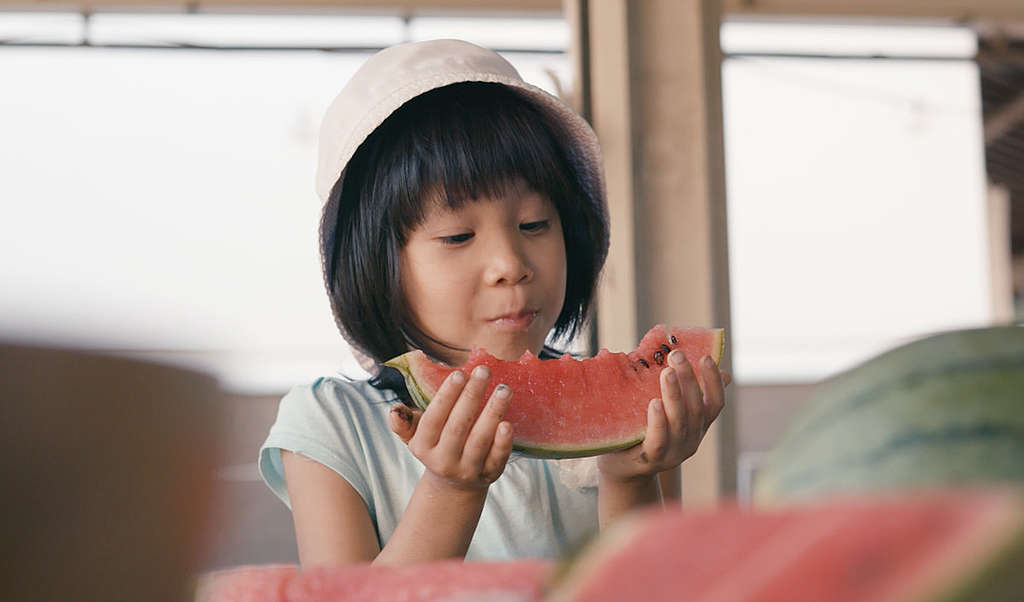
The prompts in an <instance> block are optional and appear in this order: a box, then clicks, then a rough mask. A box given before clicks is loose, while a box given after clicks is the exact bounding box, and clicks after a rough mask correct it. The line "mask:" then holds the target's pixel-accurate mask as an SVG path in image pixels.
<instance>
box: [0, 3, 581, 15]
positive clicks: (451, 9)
mask: <svg viewBox="0 0 1024 602" xmlns="http://www.w3.org/2000/svg"><path fill="white" fill-rule="evenodd" d="M236 9H237V10H238V11H240V12H260V11H267V10H272V11H273V12H279V13H286V12H294V13H301V12H308V11H318V10H325V9H326V10H333V9H340V10H342V11H351V12H360V13H371V14H372V13H386V14H391V13H401V14H417V13H420V14H423V13H426V14H429V13H433V12H442V13H459V14H477V13H487V12H502V13H509V14H526V13H533V14H536V13H551V14H558V13H560V12H561V10H562V3H561V0H429V1H428V0H21V1H16V2H12V3H8V5H7V6H4V7H3V8H0V10H73V11H84V12H100V11H116V12H124V11H126V10H127V11H131V10H147V11H161V12H187V11H196V12H204V11H209V12H227V11H234V10H236Z"/></svg>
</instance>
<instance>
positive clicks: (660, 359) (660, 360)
mask: <svg viewBox="0 0 1024 602" xmlns="http://www.w3.org/2000/svg"><path fill="white" fill-rule="evenodd" d="M654 361H655V362H657V364H658V365H659V366H661V365H662V364H664V363H665V354H664V353H663V352H661V351H655V352H654Z"/></svg>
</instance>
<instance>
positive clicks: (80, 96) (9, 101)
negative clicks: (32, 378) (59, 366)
mask: <svg viewBox="0 0 1024 602" xmlns="http://www.w3.org/2000/svg"><path fill="white" fill-rule="evenodd" d="M0 17H4V18H0V31H4V32H6V33H5V35H8V36H14V37H17V36H18V35H28V34H26V33H25V32H26V31H28V32H29V33H32V32H35V35H34V37H33V36H28V37H33V39H36V40H40V39H46V36H45V35H43V33H42V29H43V25H40V24H39V23H40V22H34V23H29V24H28V25H26V24H25V23H26V22H22V24H21V25H19V26H18V27H20V30H19V31H20V32H21V33H14V34H12V33H10V32H11V31H13V30H12V29H10V28H8V29H4V28H3V26H4V23H8V24H9V22H8V21H5V20H4V19H9V18H10V17H9V16H3V15H0ZM153 18H156V17H147V18H142V17H136V18H135V20H134V21H133V20H130V19H129V20H122V21H121V22H116V21H111V22H108V23H106V24H103V23H102V22H98V23H94V33H96V35H101V34H102V36H104V39H105V40H106V41H108V42H109V41H133V42H140V41H142V42H147V41H149V42H152V41H153V40H154V39H159V38H160V37H161V36H164V37H166V36H172V35H173V36H178V37H183V38H187V37H188V36H190V35H191V36H196V37H195V38H194V39H195V40H197V41H202V42H204V43H211V42H213V41H215V40H216V39H217V35H221V36H223V37H224V39H229V40H233V41H234V43H239V42H240V41H241V42H245V43H253V39H252V38H251V36H252V35H253V32H254V31H258V30H259V28H260V27H266V24H265V23H264V24H262V25H261V24H259V23H256V22H253V21H247V22H245V23H242V24H241V25H239V24H238V23H237V22H235V23H232V22H231V21H230V20H228V21H220V25H219V26H218V27H221V28H222V29H220V30H218V31H220V33H219V34H217V32H216V31H213V30H211V28H210V27H204V28H202V30H201V31H198V30H190V29H189V28H188V27H189V24H190V23H192V22H191V21H187V20H185V21H184V23H183V22H181V20H180V19H178V20H174V19H171V20H164V21H160V22H156V23H153V22H148V21H147V20H146V19H153ZM96 19H99V17H98V16H97V17H96ZM58 21H59V23H58V25H59V29H60V33H59V35H58V34H57V33H54V34H52V35H53V36H55V37H54V38H53V39H62V40H70V41H74V40H73V39H71V38H74V35H75V34H74V32H73V31H70V30H69V21H68V19H66V18H64V19H58ZM55 22H56V21H55ZM378 25H379V30H378V38H379V39H380V40H381V41H382V43H391V42H394V41H398V39H397V38H399V37H400V36H401V35H404V34H403V32H402V30H401V28H396V27H394V23H385V22H381V23H379V24H378ZM18 27H15V28H14V30H18ZM54 27H56V25H55V26H54ZM297 27H298V29H297V30H296V29H292V30H290V31H300V32H301V31H304V30H303V29H302V27H301V24H300V25H299V26H297ZM369 27H370V25H367V22H362V23H361V25H360V28H361V33H360V35H361V37H359V38H358V40H357V41H358V42H360V43H366V42H367V41H368V40H371V39H372V36H369V35H368V34H367V32H366V28H369ZM790 27H791V29H788V30H784V31H781V32H780V30H779V29H772V28H771V26H770V25H766V24H747V25H743V26H727V27H726V28H725V29H723V43H724V44H725V45H726V46H727V49H728V47H731V48H732V49H733V50H734V51H735V50H737V49H738V50H744V49H746V50H748V51H749V50H751V49H754V50H765V49H772V48H775V49H782V50H800V51H808V49H810V50H812V51H813V50H814V49H815V48H818V49H820V48H821V47H822V44H823V41H824V42H829V43H833V44H836V43H838V44H839V45H840V48H839V50H842V51H849V50H850V48H854V49H856V48H863V47H865V45H868V46H872V45H873V46H872V47H873V48H875V49H876V50H877V49H878V44H879V43H881V42H880V41H885V40H886V39H893V40H899V41H900V42H899V43H900V44H901V46H900V47H899V49H898V50H899V52H901V53H903V54H914V53H918V54H922V53H923V54H928V53H932V54H934V53H936V52H939V53H943V52H953V53H961V54H963V53H965V52H966V53H967V54H969V53H970V52H971V51H973V50H972V49H973V46H971V45H970V44H966V46H965V38H964V33H963V31H962V30H956V31H955V32H954V33H953V35H952V36H950V35H949V34H950V30H948V29H942V30H939V29H935V28H931V29H929V28H924V29H920V28H919V29H918V30H915V31H914V32H913V33H914V35H913V36H909V35H904V34H899V32H896V34H899V35H896V34H893V32H892V31H891V30H881V29H879V28H870V29H868V30H867V31H865V30H863V29H862V30H859V31H857V30H852V29H843V28H839V29H835V28H832V29H828V30H826V31H820V30H819V31H815V30H813V28H811V29H809V28H807V27H806V26H801V27H797V28H796V29H792V26H790ZM26 28H27V29H26ZM517 28H518V29H517ZM214 29H216V28H214ZM513 30H515V31H518V32H519V35H517V36H512V37H509V35H510V32H513ZM55 31H56V30H55ZM197 31H198V32H197ZM275 31H276V30H275ZM339 31H340V30H339ZM346 31H347V30H346ZM168 32H171V33H168ZM189 32H191V33H189ZM317 32H318V33H317V35H318V36H321V37H323V36H326V37H327V38H329V37H330V35H332V33H331V32H330V31H325V30H324V29H318V30H317ZM488 32H489V33H488ZM801 32H802V33H801ZM405 33H409V34H410V35H411V38H412V39H418V38H419V37H433V36H463V37H469V38H471V39H475V40H476V41H479V42H481V43H485V44H487V43H494V44H504V45H509V46H511V45H512V44H513V43H514V42H515V41H516V40H521V39H523V36H525V35H526V34H527V33H531V35H534V36H535V38H534V39H533V41H532V42H531V44H532V46H531V47H535V48H541V49H547V50H551V49H558V48H564V47H565V46H566V45H567V43H568V34H567V28H566V26H565V24H564V23H563V22H561V21H558V20H546V21H543V22H542V23H540V24H539V25H538V23H531V22H529V21H516V22H510V23H501V24H500V25H499V26H498V27H494V26H493V25H487V24H481V22H473V21H468V22H467V21H450V22H446V21H444V20H423V21H421V22H419V23H417V24H415V26H414V27H412V28H410V31H409V32H405ZM804 34H809V35H810V36H811V41H812V42H813V43H810V42H808V43H804V44H803V45H802V46H801V45H799V44H798V45H797V47H787V46H786V44H793V43H794V41H796V40H798V36H800V35H804ZM268 35H269V34H268ZM275 35H276V36H278V37H275V38H274V43H278V44H284V45H288V44H294V43H295V42H294V40H292V41H289V40H287V39H282V38H281V37H280V35H283V34H280V32H278V33H275ZM345 35H346V36H348V35H352V34H351V32H350V33H346V34H345ZM211 36H212V37H211ZM239 36H241V37H239ZM488 36H490V37H488ZM858 36H859V38H858ZM342 37H343V38H344V36H342ZM318 39H319V38H318ZM345 39H350V38H345ZM858 39H859V40H860V41H859V42H858ZM488 40H493V41H492V42H488ZM814 40H817V41H816V42H814ZM865 40H867V41H870V44H867V42H865ZM907 40H918V41H917V42H915V43H914V44H916V45H914V44H910V45H909V46H908V43H907ZM921 40H923V41H921ZM972 40H973V38H972ZM328 41H329V40H328ZM892 43H895V42H892ZM815 44H817V46H815ZM858 44H860V46H858ZM881 49H882V50H885V48H884V47H883V48H881ZM363 58H365V55H359V54H342V53H331V54H327V53H319V52H312V51H311V52H214V51H171V50H101V49H76V48H68V49H53V48H49V49H47V48H38V49H28V48H0V82H2V83H0V85H2V93H0V132H2V135H0V166H2V167H0V169H2V172H3V173H2V177H0V211H2V216H3V218H2V219H0V291H2V292H0V338H17V339H24V340H33V341H51V342H61V343H64V344H73V345H78V346H83V347H91V348H100V349H109V350H124V351H127V352H130V353H132V354H135V355H143V356H147V357H157V358H161V359H170V360H172V361H177V362H181V363H184V364H186V365H193V366H200V367H203V368H204V369H207V370H210V371H212V372H214V373H216V374H218V375H219V376H220V377H221V378H222V379H223V380H224V382H225V384H226V385H227V386H229V387H232V388H235V389H239V390H245V391H258V392H280V391H283V390H285V389H287V388H288V387H289V386H291V385H293V384H295V383H300V382H306V381H310V380H312V379H313V378H315V376H316V375H319V374H322V373H331V372H335V371H337V370H339V369H342V370H345V371H348V372H350V373H353V374H356V373H358V371H357V369H356V368H355V366H354V364H353V363H352V361H351V358H350V357H349V356H348V354H347V352H346V350H345V347H344V345H343V344H342V342H341V340H340V337H339V336H338V334H337V332H336V330H335V327H334V324H333V320H332V318H331V316H330V312H329V308H328V304H327V300H326V297H325V295H324V293H323V290H322V285H321V276H320V272H319V262H318V257H317V252H316V227H317V217H318V211H319V200H318V199H317V197H316V195H315V193H314V190H313V174H314V166H315V146H316V135H317V128H318V124H319V118H320V115H321V114H322V112H323V110H324V109H325V108H326V106H327V104H328V103H329V102H330V101H331V99H332V98H333V97H334V95H335V94H336V93H337V91H338V89H339V88H340V87H341V85H343V83H344V82H345V81H346V79H347V78H348V77H349V76H350V75H351V73H352V72H353V71H354V70H355V69H356V68H357V66H358V65H359V63H360V62H361V61H362V60H363ZM509 58H510V59H511V60H512V61H513V62H514V63H515V64H516V65H517V66H518V67H519V68H520V69H521V71H522V72H523V75H524V77H525V78H526V79H527V80H529V81H532V82H534V83H537V84H538V85H541V86H542V87H545V88H547V89H549V90H554V85H553V83H552V80H551V79H550V77H549V75H548V74H547V73H546V70H547V69H551V70H553V71H554V72H555V73H556V75H557V76H558V77H559V78H560V79H561V80H562V82H563V84H565V85H568V84H569V82H570V74H569V65H568V61H567V59H566V57H565V56H564V55H561V54H525V53H515V54H513V55H509ZM723 79H724V98H725V107H724V108H725V126H726V130H725V134H726V153H727V156H726V163H727V178H728V182H727V184H728V203H729V228H730V233H729V243H730V250H731V257H730V260H731V262H732V273H731V281H732V292H733V299H732V307H733V314H734V315H733V333H732V334H733V343H734V348H733V349H732V350H731V352H732V354H733V361H734V366H735V369H736V373H737V377H738V379H740V380H742V381H744V382H747V383H750V382H772V381H801V380H813V379H816V378H819V377H821V376H824V375H826V374H828V373H831V372H833V371H835V370H837V369H840V368H842V367H844V366H847V365H849V364H850V363H852V362H854V361H857V360H858V359H860V358H863V357H865V356H866V355H868V354H870V353H873V352H875V351H877V350H880V349H881V348H884V347H886V346H890V345H892V344H895V343H896V342H898V341H900V340H903V339H905V338H907V337H913V336H918V335H920V334H922V333H925V332H928V331H931V330H935V329H941V328H948V327H953V326H959V325H964V324H977V323H984V322H986V321H987V320H989V319H990V311H991V309H990V298H989V296H988V291H989V290H990V287H989V283H988V281H987V278H988V273H989V272H988V268H987V263H986V261H987V259H986V254H985V249H986V248H987V247H986V233H985V230H984V212H983V211H984V207H985V204H984V193H985V187H984V173H983V164H982V144H981V131H980V127H981V123H980V101H979V98H978V81H977V73H976V72H975V69H974V66H973V65H972V64H971V63H969V62H965V61H957V62H937V61H927V62H925V61H905V62H882V61H860V62H855V61H823V60H799V61H795V60H768V59H734V60H729V61H728V62H727V63H726V65H725V69H724V73H723Z"/></svg>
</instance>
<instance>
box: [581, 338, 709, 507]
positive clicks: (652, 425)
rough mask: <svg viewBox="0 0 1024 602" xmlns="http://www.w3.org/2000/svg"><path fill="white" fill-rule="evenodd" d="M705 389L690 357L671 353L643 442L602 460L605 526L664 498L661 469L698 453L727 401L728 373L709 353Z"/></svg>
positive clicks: (601, 502) (703, 365) (650, 407)
mask: <svg viewBox="0 0 1024 602" xmlns="http://www.w3.org/2000/svg"><path fill="white" fill-rule="evenodd" d="M699 370H700V374H701V382H702V383H703V384H704V388H703V392H702V390H701V386H700V385H699V384H698V382H697V377H696V376H695V375H694V373H693V370H692V369H691V367H690V364H689V362H687V361H686V357H685V356H684V355H683V354H682V353H681V352H679V351H678V350H677V351H673V352H672V353H670V354H669V366H667V367H666V368H665V369H664V370H662V372H661V395H662V397H661V399H654V400H651V403H650V404H649V405H648V407H647V433H646V435H645V437H644V440H643V442H642V443H640V444H638V445H635V446H633V447H631V448H629V449H624V450H622V451H619V452H614V453H611V454H605V455H603V456H601V457H600V458H599V459H598V468H599V470H600V480H599V484H598V520H599V522H600V525H601V526H602V527H604V526H605V525H607V524H609V523H610V522H611V521H613V520H614V519H615V518H616V517H618V516H619V515H621V514H622V513H624V512H626V511H628V510H630V509H632V508H635V507H638V506H642V505H647V504H652V503H656V502H660V501H661V500H662V494H661V488H660V485H659V483H658V473H660V472H664V471H667V470H678V468H679V465H680V464H681V463H682V462H683V460H685V459H686V458H689V457H690V456H692V455H693V454H694V453H695V452H696V451H697V446H698V445H699V444H700V441H701V439H702V438H703V437H704V434H705V433H706V432H707V429H708V427H710V426H711V423H712V422H713V421H714V420H715V418H717V417H718V414H719V413H720V412H721V411H722V407H723V405H724V403H725V386H726V384H727V383H728V381H729V375H728V374H723V373H720V372H719V370H718V366H717V365H716V364H715V362H714V361H712V360H711V358H710V357H705V358H704V359H703V360H702V361H701V363H700V365H699Z"/></svg>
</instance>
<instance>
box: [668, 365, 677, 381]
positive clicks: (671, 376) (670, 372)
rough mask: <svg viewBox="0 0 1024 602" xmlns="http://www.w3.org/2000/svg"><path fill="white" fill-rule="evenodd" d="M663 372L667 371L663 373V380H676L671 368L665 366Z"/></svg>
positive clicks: (674, 372)
mask: <svg viewBox="0 0 1024 602" xmlns="http://www.w3.org/2000/svg"><path fill="white" fill-rule="evenodd" d="M665 372H666V373H667V374H665V380H667V381H668V382H670V383H674V382H676V371H675V370H673V369H672V368H665Z"/></svg>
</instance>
